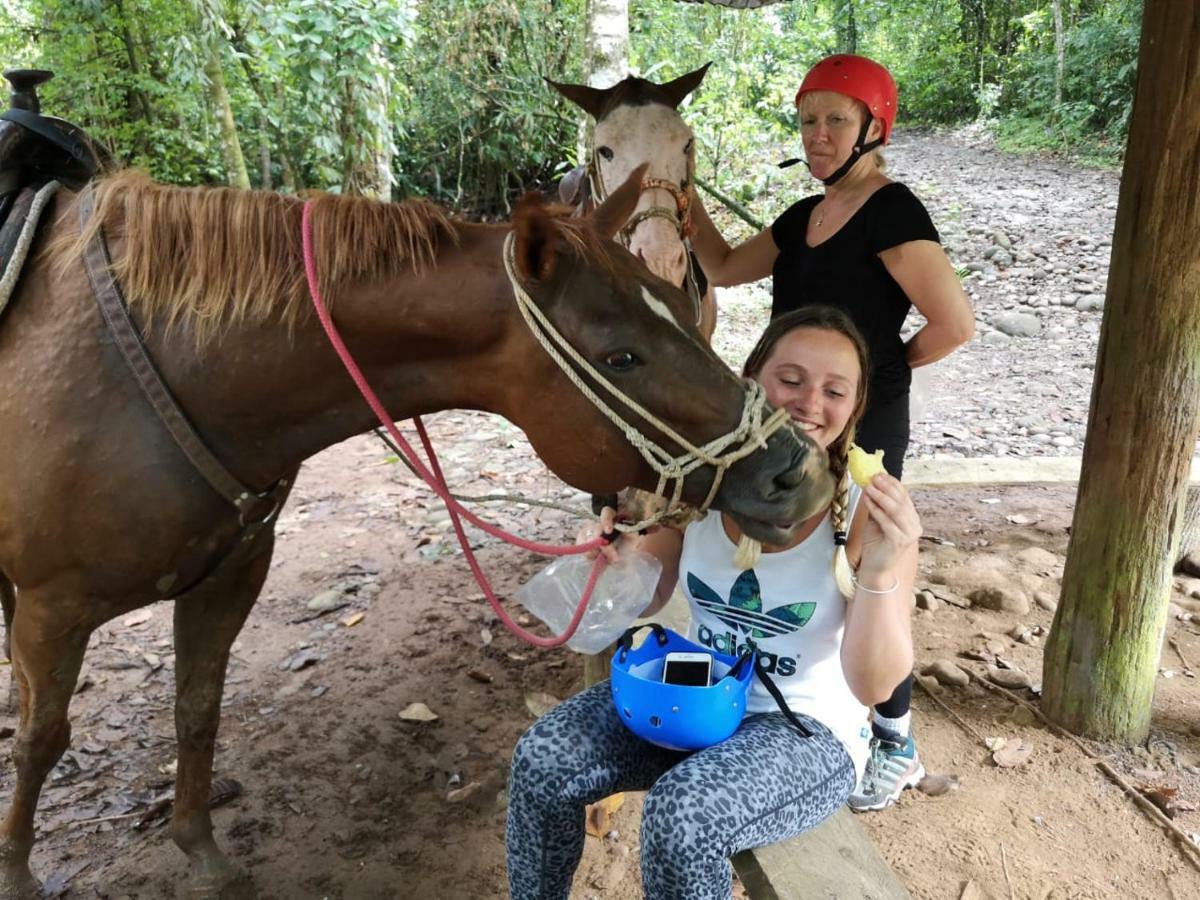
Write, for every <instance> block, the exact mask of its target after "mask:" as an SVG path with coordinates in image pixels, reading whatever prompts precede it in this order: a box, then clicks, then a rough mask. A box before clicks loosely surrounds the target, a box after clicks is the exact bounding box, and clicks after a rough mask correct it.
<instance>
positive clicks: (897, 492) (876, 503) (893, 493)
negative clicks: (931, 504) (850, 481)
mask: <svg viewBox="0 0 1200 900" xmlns="http://www.w3.org/2000/svg"><path fill="white" fill-rule="evenodd" d="M862 502H863V503H865V504H866V506H867V521H866V523H865V527H864V531H863V544H862V559H861V562H860V564H859V571H860V572H861V571H879V572H882V571H885V570H886V571H892V570H894V569H895V567H896V566H897V565H898V564H899V563H900V562H901V561H902V560H903V559H904V558H905V557H906V556H908V555H909V554H910V553H911V552H912V548H913V547H915V546H916V543H917V541H918V540H920V537H921V517H920V516H919V515H917V509H916V507H915V506H913V502H912V497H910V496H909V493H908V491H907V490H905V488H904V485H902V484H901V483H900V482H899V481H898V480H896V479H895V478H893V477H892V476H891V475H888V474H887V473H881V474H879V475H876V476H875V477H874V478H873V479H872V480H871V483H870V484H868V485H867V486H866V487H865V488H863V497H862Z"/></svg>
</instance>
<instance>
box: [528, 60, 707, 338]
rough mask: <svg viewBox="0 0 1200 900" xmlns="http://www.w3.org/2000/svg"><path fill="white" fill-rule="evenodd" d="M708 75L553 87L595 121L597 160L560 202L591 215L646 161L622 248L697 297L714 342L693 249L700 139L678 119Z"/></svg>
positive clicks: (571, 176)
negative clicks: (697, 141) (690, 242)
mask: <svg viewBox="0 0 1200 900" xmlns="http://www.w3.org/2000/svg"><path fill="white" fill-rule="evenodd" d="M707 71H708V65H707V64H706V65H704V66H701V67H700V68H699V69H696V70H695V71H694V72H689V73H687V74H686V75H681V76H679V77H678V78H676V79H674V80H673V81H668V82H666V83H664V84H657V83H656V82H653V81H649V80H647V79H644V78H637V77H634V76H630V77H628V78H625V79H622V80H621V81H619V82H617V83H616V84H614V85H612V86H611V87H607V88H593V87H588V86H587V85H583V84H560V83H559V82H556V81H550V79H546V81H547V83H548V84H549V85H550V86H551V87H553V88H554V89H555V90H556V91H558V92H559V93H560V94H562V95H563V96H564V97H566V98H567V99H568V100H570V101H571V102H572V103H574V104H575V105H576V106H578V107H579V108H580V109H582V110H583V111H584V112H586V113H588V114H589V115H591V116H592V117H593V118H594V119H595V120H596V125H595V128H594V129H593V131H592V139H591V148H590V158H589V159H588V162H587V164H586V165H583V166H579V167H578V168H576V169H574V170H572V171H571V172H569V173H568V174H567V175H566V176H565V177H564V178H563V180H562V182H560V185H559V196H560V197H561V199H562V200H563V202H565V203H570V204H571V205H573V206H576V207H577V208H581V209H583V210H585V211H586V210H588V209H590V208H591V207H592V206H593V205H594V204H596V203H600V202H602V201H603V200H604V198H605V197H606V196H608V191H609V190H611V189H613V188H615V187H616V186H617V185H620V184H621V183H622V182H624V181H625V179H626V178H628V177H629V174H630V173H631V172H632V171H633V170H634V169H635V168H637V167H638V166H640V165H641V164H642V162H643V161H647V162H648V165H649V167H650V168H649V170H648V172H647V178H646V181H645V183H644V184H643V187H642V193H643V196H642V197H641V199H640V200H639V201H638V205H637V208H636V209H635V210H634V213H633V215H632V217H631V218H630V219H629V221H627V222H626V223H624V225H623V227H622V228H621V230H620V232H619V234H620V237H621V240H622V242H623V243H624V244H625V246H627V247H628V248H629V251H630V252H631V253H633V254H634V256H636V257H638V258H639V259H641V260H642V261H643V262H645V263H646V265H647V266H648V267H649V268H650V271H652V272H653V273H654V274H655V275H658V276H659V277H660V278H663V279H665V280H667V281H669V282H671V283H672V284H677V285H681V286H683V287H684V288H685V289H686V290H688V292H689V293H691V294H692V295H693V297H694V299H695V301H696V303H697V304H698V306H699V309H698V310H696V312H694V313H693V315H694V317H695V318H696V319H697V320H698V324H699V327H700V333H701V334H703V335H704V338H705V340H711V339H712V334H713V330H714V329H715V328H716V327H717V301H716V295H715V294H714V293H713V290H712V288H710V287H707V284H706V283H705V282H704V276H703V273H702V272H700V271H699V270H698V267H697V266H696V264H695V261H694V260H693V259H692V258H691V257H690V252H689V248H688V244H687V237H688V233H689V227H690V226H689V222H690V213H689V206H690V204H691V202H692V198H693V197H694V196H695V170H696V153H695V136H694V135H693V134H692V129H691V128H689V127H688V124H687V123H686V122H684V121H683V117H682V116H680V115H679V113H678V111H677V109H678V107H679V104H680V103H682V102H683V101H684V99H685V98H686V97H687V96H688V95H689V94H690V93H691V92H692V91H694V90H696V88H698V87H699V86H700V82H701V81H703V80H704V73H705V72H707Z"/></svg>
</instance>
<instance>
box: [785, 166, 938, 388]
mask: <svg viewBox="0 0 1200 900" xmlns="http://www.w3.org/2000/svg"><path fill="white" fill-rule="evenodd" d="M820 201H821V197H820V195H815V196H812V197H805V198H804V199H803V200H800V201H799V202H797V203H795V204H793V205H792V206H790V207H789V208H788V209H787V210H786V211H785V212H784V213H783V215H781V216H780V217H779V218H778V219H776V220H775V222H774V224H772V225H771V235H772V237H773V238H774V239H775V245H776V246H777V247H778V248H779V256H778V257H777V258H776V260H775V268H774V273H773V274H774V284H773V289H772V303H771V318H775V317H776V316H778V315H781V314H783V313H785V312H789V311H791V310H793V309H798V308H799V307H801V306H808V305H812V304H818V303H819V304H826V305H828V306H836V307H838V308H839V309H842V310H844V311H845V312H846V313H847V314H848V315H849V316H850V318H851V319H852V320H853V321H854V324H855V325H857V326H858V328H859V330H860V331H861V332H862V333H863V337H864V338H866V341H867V347H868V349H869V350H870V353H871V378H870V382H869V398H868V399H869V402H870V404H871V405H872V406H874V405H876V404H878V403H885V402H887V401H889V400H894V399H895V398H896V397H898V396H900V395H902V394H904V393H906V392H907V391H908V386H909V383H910V381H911V380H912V372H911V371H910V370H909V367H908V363H907V361H906V360H905V357H904V343H903V342H902V341H901V340H900V328H901V326H902V325H903V324H904V318H905V316H907V315H908V309H909V306H910V302H909V299H908V297H907V295H905V293H904V291H903V290H902V289H901V287H900V285H899V284H897V283H896V281H895V279H894V278H892V276H891V275H890V274H888V271H887V268H886V267H885V266H884V265H883V261H882V260H880V258H879V254H880V253H882V252H883V251H884V250H888V249H891V248H892V247H896V246H899V245H900V244H905V243H908V242H909V241H937V242H939V243H940V238H939V237H938V233H937V229H936V228H934V226H933V222H932V220H930V218H929V213H928V212H926V210H925V207H924V206H923V205H922V204H921V201H920V200H918V199H917V198H916V197H915V196H914V195H913V193H912V191H910V190H909V189H908V188H907V187H905V186H904V185H903V184H900V183H898V182H891V183H889V184H886V185H884V186H883V187H881V188H880V189H879V190H877V191H876V192H875V193H874V194H872V195H871V196H870V197H868V198H867V202H866V203H864V204H863V205H862V207H861V208H860V209H859V210H858V211H857V212H856V213H855V214H854V215H853V216H852V217H851V218H850V221H848V222H847V223H846V224H845V225H843V226H842V227H841V228H840V229H839V230H838V231H837V232H836V233H835V234H834V235H832V236H831V237H830V238H829V239H828V240H826V241H823V242H822V243H820V244H818V245H817V246H815V247H810V246H809V245H808V241H807V239H806V237H805V235H806V233H807V231H808V220H809V216H810V215H811V214H812V211H813V208H814V207H815V206H816V205H817V204H818V203H819V202H820Z"/></svg>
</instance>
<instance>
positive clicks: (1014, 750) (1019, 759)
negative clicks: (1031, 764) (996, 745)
mask: <svg viewBox="0 0 1200 900" xmlns="http://www.w3.org/2000/svg"><path fill="white" fill-rule="evenodd" d="M1032 755H1033V747H1031V746H1029V744H1026V743H1025V742H1024V741H1013V742H1012V743H1010V744H1005V745H1004V746H1003V747H1001V748H1000V749H999V750H997V751H996V752H995V753H993V754H992V762H994V763H995V764H996V765H998V766H999V767H1000V768H1002V769H1014V768H1016V767H1017V766H1019V765H1021V763H1023V762H1025V760H1027V759H1029V757H1030V756H1032Z"/></svg>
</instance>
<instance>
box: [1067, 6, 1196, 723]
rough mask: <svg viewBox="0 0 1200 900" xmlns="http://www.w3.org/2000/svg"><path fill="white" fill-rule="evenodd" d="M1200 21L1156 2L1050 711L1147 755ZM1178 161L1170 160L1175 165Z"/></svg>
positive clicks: (1161, 607)
mask: <svg viewBox="0 0 1200 900" xmlns="http://www.w3.org/2000/svg"><path fill="white" fill-rule="evenodd" d="M1198 46H1200V6H1198V5H1197V4H1194V3H1177V2H1175V0H1146V4H1145V11H1144V13H1143V20H1142V38H1141V51H1140V55H1139V69H1138V79H1137V89H1136V92H1135V98H1134V104H1133V118H1132V121H1131V123H1130V130H1129V146H1128V149H1127V153H1126V156H1125V170H1124V173H1123V176H1122V180H1121V193H1120V203H1119V205H1118V207H1117V223H1116V230H1115V232H1114V235H1113V250H1112V267H1111V273H1110V276H1109V282H1108V297H1107V301H1106V303H1105V312H1104V323H1103V327H1102V330H1101V334H1100V351H1099V356H1098V358H1097V361H1096V381H1095V385H1094V387H1093V390H1092V404H1091V414H1090V416H1089V418H1088V433H1087V441H1086V443H1085V445H1084V453H1083V472H1082V475H1081V477H1080V482H1079V494H1078V499H1077V503H1076V508H1075V522H1074V527H1073V531H1072V537H1071V546H1070V549H1069V551H1068V553H1067V563H1066V569H1065V572H1064V574H1063V591H1062V598H1061V600H1060V602H1059V606H1058V612H1057V613H1056V615H1055V617H1054V625H1053V628H1052V630H1051V633H1050V638H1049V640H1048V642H1047V644H1046V650H1045V657H1044V658H1045V672H1044V679H1043V681H1044V688H1043V692H1044V703H1043V705H1044V708H1045V710H1046V712H1047V713H1048V714H1049V716H1050V717H1051V718H1052V719H1054V720H1055V721H1056V722H1058V723H1059V724H1061V725H1063V726H1064V727H1066V728H1068V729H1069V730H1071V731H1073V732H1075V733H1077V734H1083V735H1086V736H1088V737H1091V738H1095V739H1097V740H1120V741H1126V742H1134V741H1139V740H1141V739H1143V738H1145V737H1146V735H1147V733H1148V731H1149V726H1150V704H1151V701H1152V699H1153V696H1154V683H1155V676H1156V674H1157V670H1158V661H1159V656H1160V651H1161V644H1162V639H1163V634H1164V629H1165V627H1166V617H1167V597H1168V595H1169V589H1170V579H1171V568H1172V564H1173V563H1174V561H1175V550H1176V544H1177V540H1178V533H1179V529H1178V525H1179V517H1180V513H1181V511H1182V510H1181V507H1182V505H1183V503H1182V501H1183V496H1184V491H1185V488H1186V486H1187V478H1188V470H1189V464H1190V460H1191V455H1192V450H1193V448H1194V447H1195V445H1196V436H1197V407H1198V406H1200V304H1197V302H1196V298H1197V297H1200V258H1198V256H1197V250H1196V235H1197V234H1200V142H1197V140H1196V135H1197V134H1200V54H1197V53H1196V52H1195V48H1196V47H1198ZM1168 148H1169V151H1170V152H1167V151H1168Z"/></svg>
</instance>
